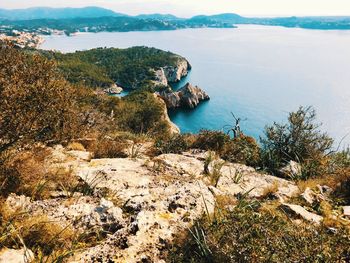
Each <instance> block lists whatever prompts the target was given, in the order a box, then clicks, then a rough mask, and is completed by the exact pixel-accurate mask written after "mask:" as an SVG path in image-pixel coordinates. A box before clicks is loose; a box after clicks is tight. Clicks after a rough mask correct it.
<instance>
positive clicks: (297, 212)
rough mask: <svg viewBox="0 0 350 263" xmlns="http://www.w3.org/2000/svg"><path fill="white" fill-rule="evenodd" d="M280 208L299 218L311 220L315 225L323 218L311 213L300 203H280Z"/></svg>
mask: <svg viewBox="0 0 350 263" xmlns="http://www.w3.org/2000/svg"><path fill="white" fill-rule="evenodd" d="M281 209H282V210H284V211H286V212H287V213H289V214H292V215H294V216H297V217H301V218H303V219H305V220H307V221H309V222H312V223H314V224H316V225H319V224H321V222H322V220H323V217H322V216H320V215H317V214H315V213H311V212H309V211H307V210H306V209H305V208H304V207H302V206H300V205H294V204H287V203H284V204H282V205H281Z"/></svg>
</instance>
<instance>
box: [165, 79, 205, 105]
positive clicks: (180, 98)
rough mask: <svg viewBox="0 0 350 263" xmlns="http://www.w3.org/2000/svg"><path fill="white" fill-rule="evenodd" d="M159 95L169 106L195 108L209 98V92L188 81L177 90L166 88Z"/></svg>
mask: <svg viewBox="0 0 350 263" xmlns="http://www.w3.org/2000/svg"><path fill="white" fill-rule="evenodd" d="M159 96H160V97H161V98H162V99H163V100H164V101H165V103H166V105H167V107H168V108H170V109H173V108H179V107H186V108H191V109H192V108H195V107H197V105H198V104H199V103H200V102H201V101H205V100H209V99H210V98H209V96H208V94H207V93H206V92H205V91H203V90H202V89H201V88H199V87H197V86H193V85H191V84H190V83H187V84H186V85H185V86H183V87H182V88H181V89H179V90H178V91H176V92H172V91H171V90H164V91H162V92H160V93H159Z"/></svg>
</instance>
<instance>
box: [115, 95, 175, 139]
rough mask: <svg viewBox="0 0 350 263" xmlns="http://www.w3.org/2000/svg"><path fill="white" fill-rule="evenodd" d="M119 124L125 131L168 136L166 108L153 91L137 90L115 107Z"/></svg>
mask: <svg viewBox="0 0 350 263" xmlns="http://www.w3.org/2000/svg"><path fill="white" fill-rule="evenodd" d="M115 116H117V118H116V124H117V126H118V127H119V128H120V129H121V130H124V131H130V132H133V133H136V134H141V133H143V134H149V135H151V136H160V137H162V136H167V135H168V134H169V126H168V123H167V122H166V121H165V119H164V108H163V106H162V105H161V104H160V103H159V102H158V101H157V99H156V98H155V97H154V95H153V94H152V93H149V92H146V91H135V92H132V93H131V94H130V95H128V96H126V97H125V98H123V100H122V102H121V103H120V104H118V105H117V107H116V109H115Z"/></svg>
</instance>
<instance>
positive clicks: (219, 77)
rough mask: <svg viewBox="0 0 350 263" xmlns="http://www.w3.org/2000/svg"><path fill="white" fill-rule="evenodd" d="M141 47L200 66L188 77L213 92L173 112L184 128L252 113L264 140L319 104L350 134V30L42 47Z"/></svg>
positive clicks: (332, 130) (120, 37)
mask: <svg viewBox="0 0 350 263" xmlns="http://www.w3.org/2000/svg"><path fill="white" fill-rule="evenodd" d="M136 45H145V46H152V47H157V48H160V49H164V50H169V51H172V52H175V53H178V54H180V55H182V56H184V57H186V58H187V59H188V60H189V61H190V63H191V64H192V66H193V69H192V71H191V73H190V74H189V76H188V77H187V78H186V79H185V80H183V81H182V82H183V83H185V82H186V81H190V82H191V83H192V84H195V85H198V86H200V87H201V88H203V89H204V90H206V91H207V93H208V94H209V95H210V96H211V100H210V101H208V102H205V103H202V104H201V105H200V106H199V107H198V108H196V109H195V110H192V111H188V110H178V111H175V112H171V113H170V117H171V119H172V120H173V121H174V122H175V123H176V124H177V125H178V126H179V127H180V128H181V131H182V132H198V131H199V130H200V129H201V128H208V129H222V128H223V126H224V125H226V124H229V123H231V122H232V121H233V120H232V117H231V114H230V112H233V113H234V114H235V115H237V116H240V117H241V118H242V119H245V118H246V119H247V120H246V121H244V122H242V124H241V126H242V129H243V131H244V132H245V133H247V134H249V135H252V136H254V137H256V138H258V137H259V136H260V135H261V134H262V132H263V128H264V126H265V125H266V124H271V123H272V122H273V121H281V120H284V119H286V117H287V113H288V112H290V111H292V110H295V109H297V108H298V106H299V105H313V106H314V107H315V108H316V110H317V113H318V118H319V121H320V122H323V123H324V125H323V126H322V127H323V129H324V130H326V131H328V132H329V134H330V135H331V136H333V137H335V138H336V139H337V140H338V141H340V139H341V138H342V137H343V136H345V135H346V134H347V133H349V132H350V48H349V47H350V31H322V30H304V29H297V28H281V27H264V26H246V25H245V26H239V27H238V28H237V29H186V30H178V31H156V32H128V33H97V34H80V35H77V36H74V37H66V36H50V37H47V39H46V42H45V43H44V45H43V47H42V48H44V49H57V50H61V51H62V52H69V51H75V50H84V49H90V48H94V47H105V46H106V47H112V46H113V47H120V48H125V47H130V46H136ZM344 142H345V143H346V144H348V143H350V138H346V139H345V141H344Z"/></svg>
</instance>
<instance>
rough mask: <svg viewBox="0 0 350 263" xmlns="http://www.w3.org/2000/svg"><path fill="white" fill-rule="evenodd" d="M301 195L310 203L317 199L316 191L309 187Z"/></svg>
mask: <svg viewBox="0 0 350 263" xmlns="http://www.w3.org/2000/svg"><path fill="white" fill-rule="evenodd" d="M301 197H302V198H303V199H304V200H305V201H306V202H307V203H309V204H310V205H312V204H313V203H314V202H315V201H316V193H315V192H314V191H312V190H311V189H310V188H309V187H307V188H306V189H305V191H304V193H302V194H301Z"/></svg>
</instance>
